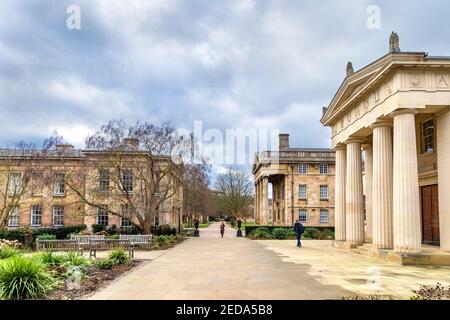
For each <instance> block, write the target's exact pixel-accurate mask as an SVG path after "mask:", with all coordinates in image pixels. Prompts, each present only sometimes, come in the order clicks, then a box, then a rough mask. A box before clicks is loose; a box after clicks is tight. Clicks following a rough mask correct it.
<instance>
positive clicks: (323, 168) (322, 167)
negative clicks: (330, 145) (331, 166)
mask: <svg viewBox="0 0 450 320" xmlns="http://www.w3.org/2000/svg"><path fill="white" fill-rule="evenodd" d="M319 170H320V174H327V173H328V163H321V164H320V165H319Z"/></svg>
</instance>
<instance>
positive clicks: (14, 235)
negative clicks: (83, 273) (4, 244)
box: [0, 224, 86, 246]
mask: <svg viewBox="0 0 450 320" xmlns="http://www.w3.org/2000/svg"><path fill="white" fill-rule="evenodd" d="M85 229H86V225H84V224H81V225H76V226H70V227H59V228H37V229H31V228H17V229H9V230H8V229H3V230H0V239H6V240H18V241H20V242H21V243H23V244H24V245H25V246H32V245H33V244H34V242H35V241H36V237H37V236H38V235H44V234H46V235H54V236H55V237H56V239H60V240H63V239H67V236H68V235H69V234H71V233H79V232H80V231H82V230H85Z"/></svg>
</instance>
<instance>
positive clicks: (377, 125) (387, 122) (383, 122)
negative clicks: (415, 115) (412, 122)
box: [369, 120, 394, 130]
mask: <svg viewBox="0 0 450 320" xmlns="http://www.w3.org/2000/svg"><path fill="white" fill-rule="evenodd" d="M393 126H394V124H393V123H392V121H391V120H378V121H377V122H375V123H373V124H371V125H370V126H369V128H370V129H372V130H373V129H375V128H380V127H389V128H392V127H393Z"/></svg>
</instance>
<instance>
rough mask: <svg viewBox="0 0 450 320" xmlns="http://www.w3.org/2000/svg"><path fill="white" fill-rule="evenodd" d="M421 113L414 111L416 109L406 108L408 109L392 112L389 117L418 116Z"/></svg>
mask: <svg viewBox="0 0 450 320" xmlns="http://www.w3.org/2000/svg"><path fill="white" fill-rule="evenodd" d="M417 113H419V110H417V109H414V108H406V109H400V110H396V111H394V112H391V113H390V114H389V116H391V117H392V118H393V117H395V116H398V115H400V114H417Z"/></svg>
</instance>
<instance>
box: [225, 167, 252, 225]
mask: <svg viewBox="0 0 450 320" xmlns="http://www.w3.org/2000/svg"><path fill="white" fill-rule="evenodd" d="M216 190H217V192H218V196H217V200H218V206H219V208H220V210H221V212H223V213H224V214H226V215H229V216H232V217H234V218H239V217H241V218H243V219H244V221H246V219H247V217H248V212H249V207H250V204H251V198H252V192H253V184H252V181H251V177H250V175H249V174H248V173H247V172H246V171H244V170H240V169H234V168H229V169H228V170H227V172H226V173H224V174H221V175H219V176H218V178H217V181H216Z"/></svg>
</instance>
